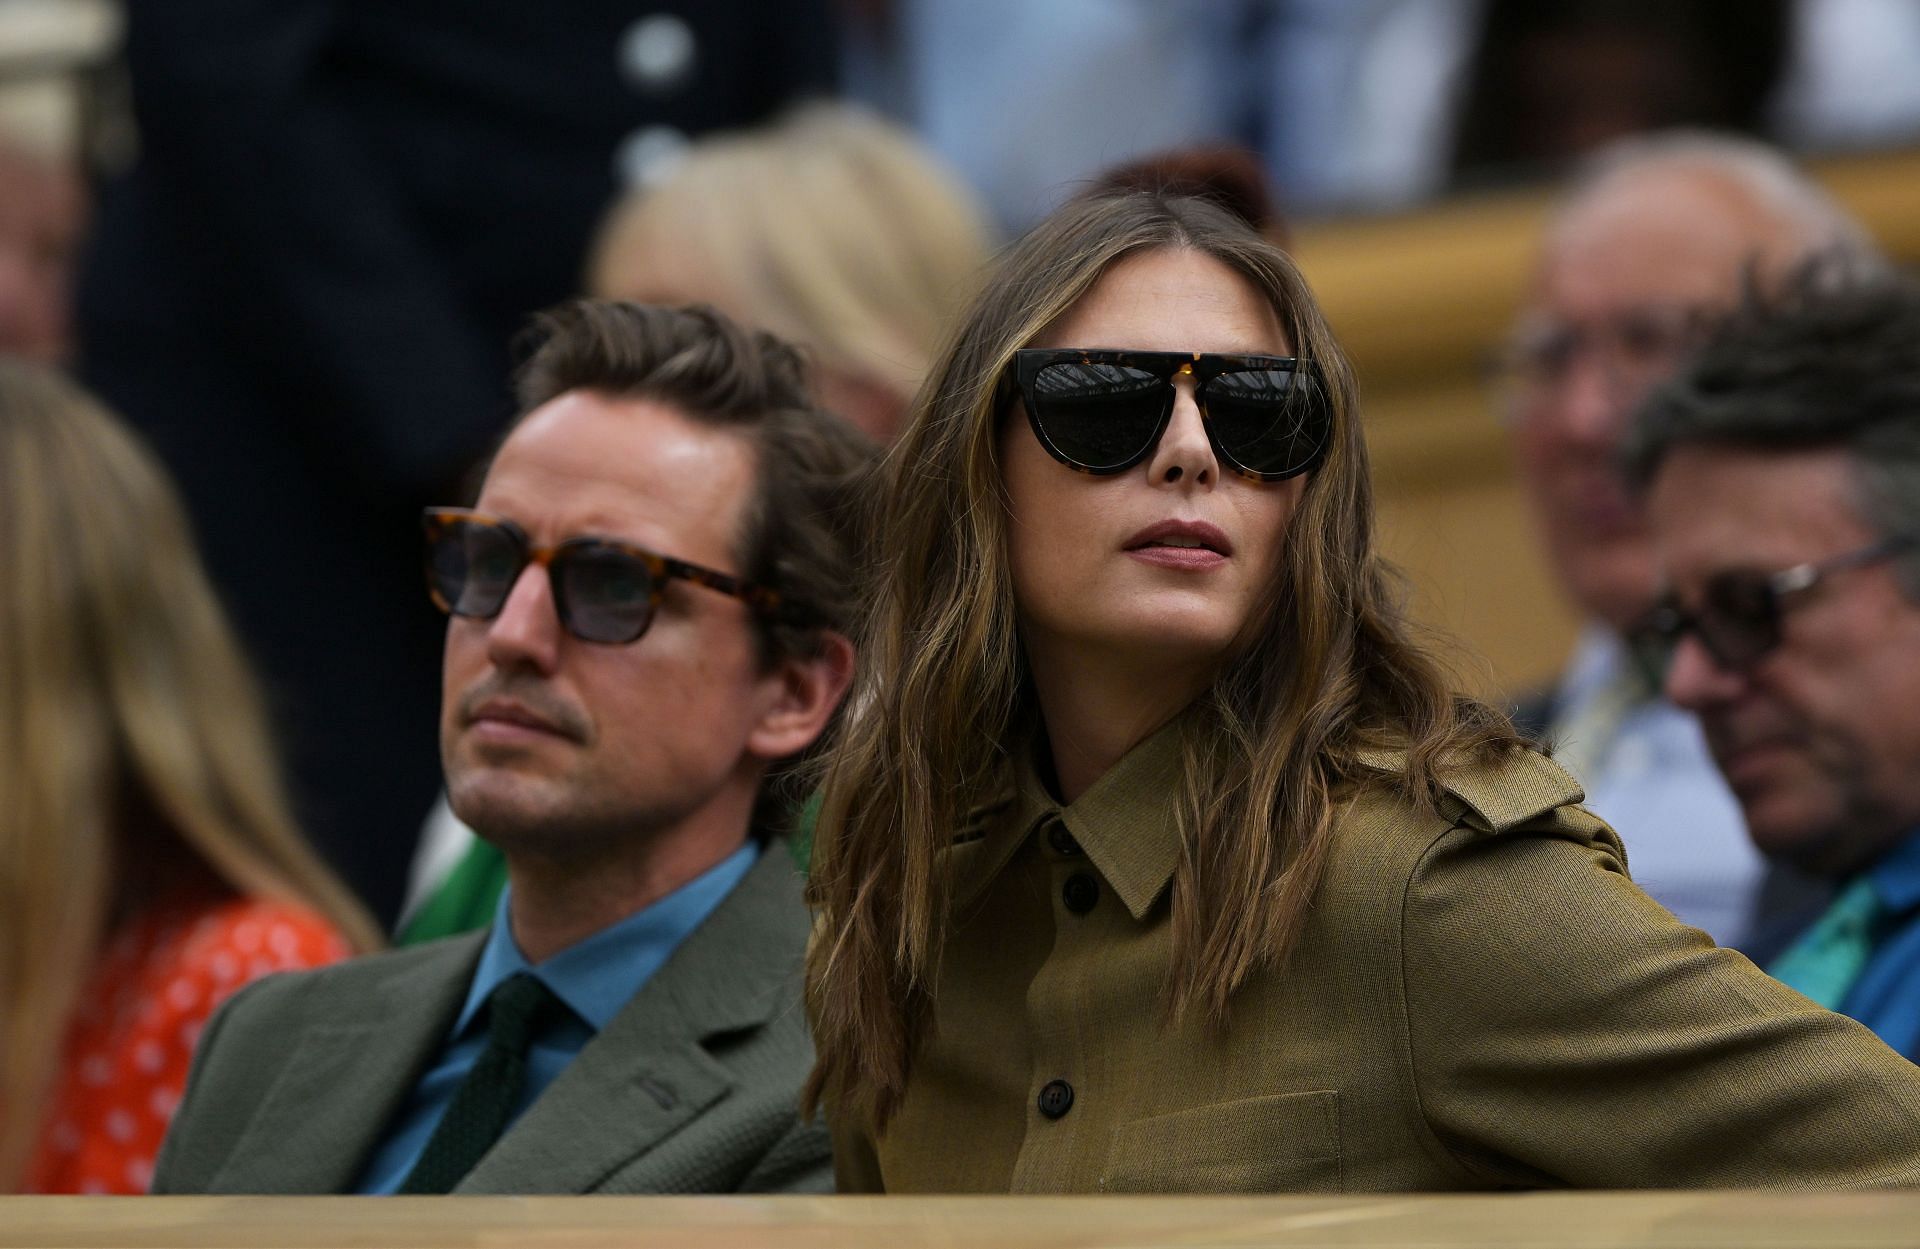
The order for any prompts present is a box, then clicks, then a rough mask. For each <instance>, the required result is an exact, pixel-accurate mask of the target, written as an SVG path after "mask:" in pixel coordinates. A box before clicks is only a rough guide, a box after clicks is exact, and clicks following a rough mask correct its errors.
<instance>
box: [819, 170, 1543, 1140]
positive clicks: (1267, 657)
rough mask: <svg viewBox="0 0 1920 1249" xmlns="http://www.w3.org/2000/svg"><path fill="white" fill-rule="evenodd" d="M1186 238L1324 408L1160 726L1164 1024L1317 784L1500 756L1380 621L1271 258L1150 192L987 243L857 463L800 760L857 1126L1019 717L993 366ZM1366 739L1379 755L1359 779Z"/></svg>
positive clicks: (1358, 533) (910, 1033)
mask: <svg viewBox="0 0 1920 1249" xmlns="http://www.w3.org/2000/svg"><path fill="white" fill-rule="evenodd" d="M1160 248H1191V249H1193V250H1196V251H1199V252H1202V253H1204V254H1206V255H1209V256H1211V257H1213V258H1215V259H1217V260H1219V261H1220V262H1222V263H1223V264H1225V265H1226V266H1228V267H1229V268H1231V269H1233V270H1234V271H1235V272H1237V273H1238V274H1240V275H1241V276H1242V277H1243V278H1245V279H1246V281H1247V282H1248V283H1249V284H1250V285H1251V286H1252V287H1253V288H1254V289H1255V290H1257V291H1259V292H1260V293H1261V294H1262V295H1263V296H1265V298H1266V299H1268V300H1269V301H1270V302H1271V303H1272V305H1273V307H1274V309H1275V311H1276V313H1277V314H1278V316H1279V319H1280V324H1281V325H1282V327H1283V328H1284V329H1285V330H1286V332H1287V335H1288V338H1289V340H1290V341H1291V342H1292V344H1293V345H1294V350H1295V352H1296V354H1298V355H1299V356H1301V357H1303V358H1304V359H1306V360H1309V361H1311V362H1312V364H1313V366H1314V367H1315V368H1317V369H1318V371H1319V374H1320V376H1321V378H1322V379H1323V380H1324V383H1325V385H1326V387H1327V389H1328V391H1329V395H1330V399H1331V403H1332V407H1333V438H1332V445H1331V447H1330V449H1329V451H1328V453H1327V455H1326V458H1325V459H1324V461H1323V462H1322V463H1321V464H1320V466H1319V467H1318V468H1317V469H1316V470H1315V471H1314V473H1313V475H1312V478H1311V480H1310V481H1309V482H1308V483H1307V486H1306V488H1305V490H1304V492H1303V495H1302V497H1301V501H1300V504H1299V507H1298V509H1297V510H1296V511H1295V513H1294V515H1293V519H1292V523H1291V526H1290V528H1289V530H1288V533H1287V537H1286V540H1285V542H1284V543H1283V544H1282V551H1281V553H1280V557H1279V567H1278V568H1277V569H1276V570H1275V574H1274V577H1273V578H1272V581H1271V583H1270V587H1269V590H1268V592H1267V594H1266V595H1265V596H1264V598H1263V601H1262V602H1261V603H1259V604H1258V605H1257V606H1256V608H1255V610H1254V613H1253V616H1252V619H1251V620H1250V621H1249V624H1248V626H1247V628H1246V629H1245V630H1244V631H1243V635H1242V641H1241V643H1240V644H1239V645H1237V646H1236V647H1235V648H1234V649H1233V653H1232V654H1231V655H1229V656H1228V657H1226V658H1225V659H1224V660H1223V662H1222V665H1221V667H1220V669H1219V671H1218V672H1217V674H1216V676H1215V679H1214V681H1213V684H1212V686H1211V688H1210V689H1208V690H1207V691H1206V692H1205V693H1204V694H1202V695H1201V697H1200V698H1199V699H1198V700H1197V703H1196V707H1197V710H1198V711H1199V714H1197V715H1192V716H1188V717H1185V718H1184V719H1183V724H1184V726H1185V727H1184V728H1183V730H1182V731H1183V733H1184V734H1185V740H1184V743H1183V755H1184V780H1183V783H1182V785H1181V788H1180V793H1179V796H1178V799H1177V801H1178V803H1179V817H1180V826H1181V830H1182V850H1181V854H1180V859H1179V863H1178V866H1177V868H1176V870H1175V873H1174V879H1173V884H1172V889H1171V908H1172V914H1171V923H1172V930H1173V966H1172V969H1171V974H1170V975H1169V977H1168V981H1167V990H1166V1003H1167V1007H1168V1010H1169V1011H1170V1012H1172V1013H1175V1014H1179V1013H1184V1012H1193V1011H1198V1012H1200V1013H1201V1014H1202V1016H1203V1017H1204V1018H1205V1019H1207V1020H1208V1021H1209V1022H1210V1023H1212V1024H1214V1025H1216V1026H1219V1025H1224V1023H1225V1022H1226V1020H1227V1017H1228V1014H1229V1005H1230V1001H1231V999H1232V997H1233V994H1234V991H1235V990H1236V989H1237V988H1238V987H1239V986H1240V985H1241V984H1242V983H1244V982H1245V981H1246V979H1247V977H1248V976H1249V975H1251V974H1253V973H1254V972H1255V971H1256V970H1258V969H1261V968H1268V967H1273V966H1277V965H1278V964H1279V963H1280V962H1281V961H1282V960H1284V959H1285V957H1286V955H1287V952H1288V950H1289V949H1290V947H1291V945H1292V943H1293V942H1294V940H1295V939H1296V937H1297V936H1298V933H1299V931H1300V927H1301V923H1302V920H1303V918H1304V914H1305V911H1306V908H1307V905H1308V903H1309V901H1310V899H1311V898H1312V896H1313V893H1314V890H1315V888H1316V886H1317V884H1318V882H1319V880H1320V876H1321V873H1322V869H1323V865H1324V863H1325V861H1326V857H1327V849H1328V844H1329V839H1330V836H1331V830H1332V827H1333V816H1334V808H1335V803H1336V800H1337V796H1338V795H1337V794H1336V791H1337V790H1339V789H1341V788H1342V787H1365V786H1374V785H1387V786H1391V787H1393V788H1394V789H1395V790H1397V791H1398V792H1400V793H1402V794H1403V795H1405V796H1406V797H1408V798H1409V799H1411V800H1412V801H1414V802H1415V803H1418V804H1427V805H1431V804H1432V803H1433V802H1434V801H1436V800H1437V798H1438V795H1439V792H1440V783H1439V776H1438V773H1439V770H1440V769H1441V767H1442V766H1444V765H1446V764H1448V763H1452V762H1458V761H1460V760H1462V759H1464V758H1470V757H1486V756H1491V755H1495V754H1498V753H1501V752H1503V751H1506V750H1509V749H1513V748H1516V747H1518V745H1519V739H1518V738H1517V736H1516V735H1515V734H1514V732H1513V730H1512V727H1511V726H1510V725H1509V724H1508V723H1507V721H1506V719H1505V718H1504V717H1503V716H1501V715H1499V714H1498V713H1497V712H1494V711H1492V710H1490V709H1488V708H1486V707H1484V706H1482V705H1480V704H1478V703H1475V702H1472V701H1471V700H1467V699H1463V698H1460V697H1458V696H1457V695H1456V694H1455V693H1454V692H1453V683H1452V681H1451V680H1450V679H1449V677H1448V676H1447V674H1446V672H1445V670H1444V668H1443V666H1442V665H1441V664H1440V663H1438V662H1437V661H1436V660H1435V658H1434V657H1433V655H1432V653H1431V651H1430V649H1429V648H1428V647H1427V646H1426V645H1424V644H1423V643H1422V642H1421V641H1419V640H1418V639H1417V638H1416V636H1415V634H1414V631H1413V630H1412V628H1411V627H1410V626H1409V624H1408V623H1407V621H1406V618H1405V616H1404V613H1403V611H1402V608H1401V606H1400V602H1399V595H1398V594H1397V592H1396V589H1395V584H1394V582H1395V578H1394V575H1393V572H1392V570H1391V569H1390V568H1388V567H1387V566H1386V565H1385V564H1384V563H1383V562H1382V561H1381V559H1380V558H1379V557H1378V556H1377V555H1376V554H1375V552H1374V549H1373V500H1372V489H1371V485H1370V481H1369V474H1368V468H1367V455H1366V446H1365V442H1364V440H1363V439H1362V437H1361V431H1360V427H1359V420H1358V412H1357V410H1356V403H1355V393H1354V382H1353V375H1352V370H1351V369H1350V367H1349V366H1348V364H1347V361H1346V359H1345V357H1344V356H1343V355H1342V354H1341V352H1340V349H1339V347H1338V346H1337V345H1336V344H1335V342H1334V341H1333V337H1332V335H1331V333H1330V331H1329V329H1328V327H1327V324H1326V322H1325V319H1324V317H1323V316H1322V314H1321V312H1320V309H1319V307H1318V305H1317V304H1316V302H1315V301H1314V298H1313V296H1312V293H1311V292H1310V291H1309V290H1308V288H1307V285H1306V283H1305V280H1304V279H1303V278H1302V277H1301V276H1300V273H1299V271H1298V270H1297V269H1296V268H1295V267H1294V265H1293V262H1292V261H1291V260H1290V259H1288V257H1287V256H1286V254H1285V253H1283V252H1281V251H1280V250H1278V249H1277V248H1275V247H1273V246H1272V245H1271V244H1269V243H1267V242H1265V241H1264V240H1262V239H1261V238H1260V237H1259V236H1257V235H1256V234H1255V233H1254V232H1253V231H1252V230H1251V229H1250V228H1248V227H1247V226H1246V225H1245V224H1244V223H1243V222H1241V221H1239V220H1238V219H1237V218H1234V217H1232V216H1231V215H1230V214H1228V213H1226V212H1224V211H1222V210H1220V209H1219V208H1217V207H1215V206H1213V205H1212V204H1210V203H1207V202H1205V201H1203V200H1197V199H1185V198H1180V197H1173V196H1166V195H1160V194H1155V193H1151V192H1123V193H1117V194H1106V195H1097V196H1090V197H1087V198H1083V199H1080V200H1078V201H1075V202H1072V203H1070V204H1068V205H1067V206H1066V207H1064V208H1062V209H1061V210H1060V211H1059V212H1057V213H1055V214H1054V215H1053V216H1052V217H1050V218H1049V219H1048V220H1047V221H1045V222H1043V223H1042V224H1041V225H1040V226H1039V227H1038V228H1037V229H1036V230H1034V231H1033V232H1032V233H1031V234H1029V235H1028V236H1027V237H1026V238H1024V239H1022V240H1021V241H1020V242H1019V243H1017V244H1015V245H1014V246H1013V247H1012V248H1011V249H1009V251H1008V253H1007V254H1006V255H1005V256H1004V257H1003V258H1002V259H1001V261H1000V262H999V264H998V267H997V269H996V271H995V273H994V275H993V276H992V277H991V278H990V279H989V280H988V282H987V285H986V288H985V290H983V292H982V293H981V295H980V296H979V297H978V299H977V300H976V301H975V303H974V304H973V306H972V307H971V309H970V310H969V312H968V314H967V315H966V317H965V319H964V320H963V321H962V322H961V324H960V326H959V327H958V329H957V331H956V332H955V334H954V335H953V337H952V338H951V339H950V341H949V342H948V344H947V345H946V347H945V350H944V351H943V353H942V355H941V357H940V359H939V360H938V362H937V364H936V366H935V368H934V371H933V372H932V374H931V375H930V376H929V377H928V379H927V382H926V384H925V385H924V387H923V388H922V391H921V393H920V395H919V397H918V399H917V400H916V405H915V411H914V415H913V419H912V421H911V423H910V425H909V427H908V429H907V431H906V433H905V435H904V436H903V437H902V439H901V440H900V442H899V443H898V444H897V445H896V446H895V447H894V449H893V451H892V453H891V455H890V456H889V459H888V461H887V463H886V465H885V471H884V473H883V474H882V479H881V482H880V485H879V493H878V496H877V498H876V500H875V503H874V516H873V519H872V521H871V522H870V523H871V531H872V532H873V533H874V535H875V538H874V542H875V544H876V549H877V559H876V561H875V564H874V567H873V572H872V584H871V586H870V587H869V594H868V596H867V602H868V607H867V612H868V614H867V617H866V619H865V620H864V622H863V624H862V627H861V629H860V631H859V637H858V646H859V649H860V676H859V678H858V684H857V686H856V688H855V691H854V695H853V698H852V699H851V700H850V708H849V714H848V718H847V721H846V723H845V725H844V726H843V731H842V736H841V737H840V739H839V741H838V743H837V745H836V747H835V749H834V752H833V754H832V755H831V757H830V759H829V760H828V763H827V770H826V784H825V793H824V798H823V805H822V809H821V814H820V820H819V824H818V829H817V833H816V838H817V840H816V843H815V850H814V868H813V873H812V878H811V883H810V886H809V899H810V901H811V902H812V904H813V906H814V907H815V908H816V911H817V927H816V937H815V941H814V944H813V948H812V950H811V953H810V955H809V965H808V1000H809V1006H810V1008H811V1011H812V1015H813V1025H814V1041H815V1045H816V1047H817V1050H818V1054H819V1059H818V1065H817V1066H816V1068H815V1070H814V1073H813V1076H812V1079H811V1080H810V1081H809V1083H808V1086H807V1091H806V1100H807V1104H808V1106H809V1107H812V1106H814V1105H816V1104H817V1103H818V1102H819V1100H820V1099H821V1098H822V1097H823V1096H824V1097H825V1098H826V1099H828V1100H829V1101H830V1102H832V1103H833V1105H834V1107H835V1110H836V1113H838V1114H842V1115H856V1116H866V1117H870V1118H871V1120H872V1121H873V1122H874V1123H875V1125H876V1126H884V1124H885V1123H886V1121H887V1120H888V1119H889V1118H890V1117H891V1116H892V1114H893V1112H894V1111H895V1110H896V1109H897V1108H898V1107H899V1104H900V1101H901V1099H902V1097H903V1096H904V1094H905V1091H906V1087H907V1079H908V1075H909V1072H910V1070H911V1067H912V1062H913V1055H914V1050H915V1047H916V1045H917V1044H918V1042H919V1040H920V1038H921V1036H922V1035H923V1034H924V1032H925V1030H926V1028H927V1027H928V1025H929V1023H930V1021H931V1018H932V1012H933V1006H934V1002H933V998H932V989H933V985H934V984H935V982H936V980H937V977H938V975H939V968H940V961H941V949H942V944H943V941H944V938H945V934H946V931H947V927H948V906H949V898H950V896H951V888H952V884H953V882H952V881H951V880H950V879H949V876H948V872H947V858H946V856H945V854H944V853H943V852H944V851H945V849H946V848H947V847H948V846H949V845H951V844H952V842H953V840H954V837H955V834H956V833H957V832H958V831H959V830H960V829H961V828H962V827H963V826H964V825H965V823H966V822H967V820H968V818H969V812H970V811H973V810H974V809H976V808H977V807H979V806H980V805H982V804H984V803H987V802H990V801H991V800H993V799H994V798H995V796H996V795H1000V794H1004V793H1005V792H1006V791H1007V789H1008V787H1009V785H1010V781H1011V774H1012V773H1011V762H1010V759H1009V754H1008V745H1009V741H1010V740H1011V738H1012V737H1013V735H1014V734H1015V733H1016V732H1017V731H1018V729H1019V728H1020V726H1021V725H1022V724H1023V723H1024V722H1025V721H1026V720H1027V719H1028V718H1029V717H1031V716H1032V715H1033V714H1034V708H1033V694H1032V690H1031V684H1030V681H1029V678H1028V674H1027V672H1026V669H1025V661H1024V659H1023V657H1022V654H1021V648H1020V644H1019V639H1018V637H1017V634H1016V630H1015V605H1014V600H1013V588H1012V582H1011V578H1010V574H1009V571H1008V562H1007V554H1006V523H1005V518H1006V507H1005V503H1004V498H1003V492H1002V487H1001V477H1000V467H999V464H998V462H997V458H996V440H997V435H996V427H997V421H998V420H999V419H1000V417H1001V416H1002V415H1004V404H1003V403H1002V402H1001V401H1000V399H999V396H998V394H997V392H998V383H999V381H1000V379H1001V378H1002V376H1003V375H1004V374H1005V371H1006V369H1007V366H1008V364H1009V362H1010V361H1011V360H1012V358H1013V353H1014V352H1015V351H1016V350H1017V349H1018V348H1020V347H1022V346H1025V345H1026V344H1027V343H1029V342H1031V341H1032V340H1034V339H1035V338H1036V337H1037V336H1038V335H1039V334H1040V333H1041V331H1042V330H1043V329H1044V328H1045V327H1046V326H1047V325H1049V324H1050V323H1052V322H1053V321H1054V320H1056V319H1057V318H1058V317H1060V316H1061V315H1062V314H1064V313H1065V312H1066V311H1067V310H1068V309H1069V308H1071V307H1072V306H1073V305H1074V304H1075V303H1076V302H1077V301H1078V300H1079V299H1080V298H1081V297H1082V296H1083V295H1085V294H1086V293H1087V291H1088V290H1089V289H1090V288H1091V287H1092V286H1093V284H1094V283H1095V282H1096V281H1098V279H1099V278H1100V276H1101V275H1102V274H1103V273H1104V272H1106V270H1107V269H1108V268H1109V267H1110V266H1111V265H1113V263H1114V262H1115V261H1117V260H1119V259H1120V258H1121V257H1123V256H1126V255H1129V254H1133V253H1138V252H1142V251H1149V250H1154V249H1160ZM1368 747H1390V748H1400V749H1405V750H1406V752H1407V754H1406V766H1405V769H1404V771H1403V772H1401V773H1399V774H1397V775H1386V774H1382V773H1379V772H1375V771H1372V770H1370V769H1367V768H1363V767H1361V766H1359V764H1358V763H1357V761H1356V754H1357V752H1359V751H1361V750H1363V749H1365V748H1368Z"/></svg>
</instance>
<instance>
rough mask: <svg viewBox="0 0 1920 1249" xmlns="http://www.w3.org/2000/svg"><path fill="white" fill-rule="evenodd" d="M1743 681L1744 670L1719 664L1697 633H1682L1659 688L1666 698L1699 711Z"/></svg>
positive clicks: (1729, 695)
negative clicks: (1741, 671) (1738, 670)
mask: <svg viewBox="0 0 1920 1249" xmlns="http://www.w3.org/2000/svg"><path fill="white" fill-rule="evenodd" d="M1745 681H1746V677H1745V674H1743V673H1740V672H1737V671H1735V670H1733V669H1730V668H1726V667H1723V666H1722V665H1721V664H1720V662H1719V661H1718V660H1716V659H1715V658H1714V657H1713V655H1712V653H1711V652H1710V651H1708V650H1707V648H1706V647H1705V646H1704V645H1702V644H1701V642H1700V639H1699V637H1697V636H1696V635H1694V634H1692V633H1685V634H1682V635H1681V637H1680V640H1679V643H1678V645H1676V646H1675V647H1674V649H1673V658H1672V660H1671V662H1669V663H1668V665H1667V676H1666V680H1665V681H1664V682H1662V685H1661V688H1662V692H1664V693H1665V694H1666V696H1667V701H1669V702H1671V703H1673V704H1674V705H1675V706H1678V707H1685V708H1686V709H1687V710H1688V711H1692V712H1695V713H1699V712H1703V711H1706V710H1708V709H1709V708H1712V707H1715V706H1718V705H1720V704H1722V703H1725V702H1728V701H1730V700H1731V699H1732V698H1733V697H1734V696H1735V695H1737V694H1738V693H1739V692H1740V690H1741V689H1742V687H1743V686H1744V683H1745Z"/></svg>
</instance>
